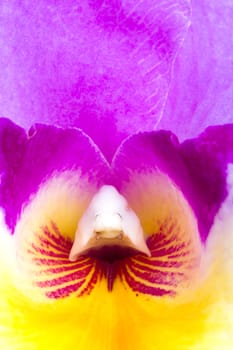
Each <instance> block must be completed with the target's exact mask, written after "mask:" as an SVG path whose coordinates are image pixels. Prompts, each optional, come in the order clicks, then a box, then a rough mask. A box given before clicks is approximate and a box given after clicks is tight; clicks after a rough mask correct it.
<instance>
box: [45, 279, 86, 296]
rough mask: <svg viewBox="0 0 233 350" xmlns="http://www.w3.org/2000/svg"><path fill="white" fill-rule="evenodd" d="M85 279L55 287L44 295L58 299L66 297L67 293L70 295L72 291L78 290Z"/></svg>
mask: <svg viewBox="0 0 233 350" xmlns="http://www.w3.org/2000/svg"><path fill="white" fill-rule="evenodd" d="M84 282H85V279H83V280H82V281H80V282H78V283H75V284H72V285H69V286H66V287H64V288H59V289H56V290H54V291H50V292H46V293H45V295H46V296H47V297H48V298H52V299H59V298H65V297H68V296H69V295H71V294H72V293H75V292H77V291H78V290H79V288H80V287H81V286H82V285H83V284H84Z"/></svg>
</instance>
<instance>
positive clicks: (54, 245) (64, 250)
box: [38, 235, 69, 254]
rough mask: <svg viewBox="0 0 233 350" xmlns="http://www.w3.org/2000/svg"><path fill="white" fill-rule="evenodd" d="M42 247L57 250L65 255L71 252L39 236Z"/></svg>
mask: <svg viewBox="0 0 233 350" xmlns="http://www.w3.org/2000/svg"><path fill="white" fill-rule="evenodd" d="M38 238H39V240H40V243H41V245H42V246H43V245H45V246H46V248H49V247H52V248H54V249H56V250H57V251H59V252H61V253H65V254H67V252H69V250H68V249H67V248H63V247H59V246H58V245H56V244H54V243H53V242H50V241H49V240H48V239H46V238H44V237H42V236H41V235H39V236H38Z"/></svg>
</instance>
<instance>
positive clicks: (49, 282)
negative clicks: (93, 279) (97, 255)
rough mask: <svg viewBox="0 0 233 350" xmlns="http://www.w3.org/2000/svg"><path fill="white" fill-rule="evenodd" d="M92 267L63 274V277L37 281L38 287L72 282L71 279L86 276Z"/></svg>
mask: <svg viewBox="0 0 233 350" xmlns="http://www.w3.org/2000/svg"><path fill="white" fill-rule="evenodd" d="M91 269H92V267H91V268H90V267H88V268H85V269H80V270H78V271H76V272H73V273H70V274H67V275H65V276H62V277H58V278H53V279H51V280H46V281H37V282H36V284H37V286H38V287H41V288H46V287H54V286H57V285H59V284H62V283H67V282H70V281H71V280H75V279H80V278H84V277H86V276H87V275H88V274H89V273H90V271H91Z"/></svg>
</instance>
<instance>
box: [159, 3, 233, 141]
mask: <svg viewBox="0 0 233 350" xmlns="http://www.w3.org/2000/svg"><path fill="white" fill-rule="evenodd" d="M192 7H193V14H192V25H191V27H190V28H189V31H188V35H187V36H186V38H185V41H184V45H183V46H182V48H181V50H180V51H179V53H178V56H177V59H176V61H175V64H174V76H173V80H172V83H171V90H170V92H169V96H168V101H167V106H166V108H165V113H164V116H163V118H162V120H161V123H160V124H159V126H158V127H159V128H164V129H170V130H172V131H173V132H174V133H175V134H176V135H178V137H179V138H180V139H182V140H184V139H187V138H189V137H194V136H196V135H198V134H199V133H200V132H201V131H202V130H204V129H205V128H206V127H208V126H209V125H214V124H225V123H231V122H233V114H232V109H233V80H232V76H233V65H232V61H233V50H232V35H233V31H232V28H233V27H232V16H233V6H232V2H231V1H228V0H223V1H218V0H211V1H209V0H194V1H192Z"/></svg>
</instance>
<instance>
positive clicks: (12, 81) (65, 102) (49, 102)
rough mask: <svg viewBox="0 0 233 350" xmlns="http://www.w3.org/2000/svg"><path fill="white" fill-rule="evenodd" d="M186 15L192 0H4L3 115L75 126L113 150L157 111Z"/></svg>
mask: <svg viewBox="0 0 233 350" xmlns="http://www.w3.org/2000/svg"><path fill="white" fill-rule="evenodd" d="M189 17H190V3H189V0H175V1H174V0H165V1H156V2H154V0H143V1H136V2H132V1H130V0H128V1H124V2H121V1H117V0H111V1H105V0H98V1H92V0H89V1H82V2H78V3H77V2H76V1H72V0H71V1H68V2H65V3H64V2H61V1H59V2H56V4H55V3H54V4H52V5H51V4H48V2H47V1H45V0H40V1H37V2H36V3H35V4H33V5H31V4H29V3H28V2H27V1H21V2H18V1H12V2H10V3H9V2H7V1H3V3H2V5H1V22H2V24H3V32H2V37H1V60H0V64H1V65H0V72H1V73H0V74H1V75H0V90H1V99H0V105H1V110H0V113H1V115H4V116H6V117H8V118H11V119H12V120H14V121H16V122H17V123H19V124H20V125H22V126H24V127H26V128H28V127H29V126H30V125H31V124H32V123H35V122H43V123H49V124H55V125H59V126H66V127H67V126H68V127H70V126H78V127H80V128H82V129H83V130H84V131H85V132H87V133H88V134H89V135H90V136H91V137H92V138H93V140H94V141H95V142H96V143H97V144H98V145H99V146H100V147H101V148H102V149H103V150H104V152H105V154H106V155H107V156H108V157H111V155H112V154H113V152H114V150H115V149H116V147H117V145H118V144H119V143H120V141H121V140H122V139H123V138H124V137H125V136H126V135H128V134H130V133H134V132H135V131H138V130H151V128H152V127H154V125H155V124H156V123H157V122H158V120H159V119H160V117H161V113H162V110H163V107H164V103H165V99H166V95H167V92H168V86H169V81H170V73H171V65H172V62H173V60H174V57H175V55H176V53H177V50H178V48H179V46H180V44H181V42H182V41H183V38H184V35H185V33H186V30H187V27H188V25H189Z"/></svg>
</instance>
